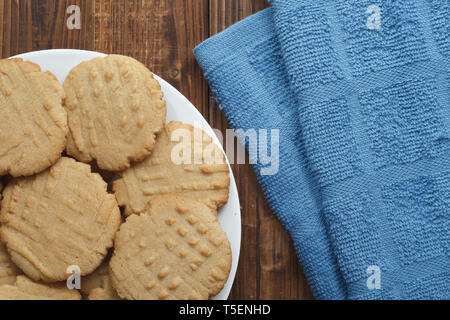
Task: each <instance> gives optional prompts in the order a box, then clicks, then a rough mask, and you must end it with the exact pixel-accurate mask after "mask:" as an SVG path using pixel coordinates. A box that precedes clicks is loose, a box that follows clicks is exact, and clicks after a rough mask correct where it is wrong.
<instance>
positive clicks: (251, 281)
mask: <svg viewBox="0 0 450 320" xmlns="http://www.w3.org/2000/svg"><path fill="white" fill-rule="evenodd" d="M70 5H78V6H79V7H80V9H81V29H80V30H76V29H75V30H69V29H68V28H67V27H66V20H67V18H68V17H69V15H68V14H67V12H66V9H67V7H68V6H70ZM266 6H267V5H266V2H265V0H129V1H125V0H39V1H36V0H0V17H1V18H2V22H1V23H0V43H1V56H2V57H4V58H5V57H9V56H12V55H16V54H19V53H23V52H28V51H33V50H43V49H51V48H77V49H86V50H95V51H100V52H104V53H117V54H124V55H129V56H132V57H134V58H136V59H138V60H140V61H142V62H143V63H145V64H146V65H147V66H148V67H149V68H150V69H151V70H152V71H153V72H155V73H156V74H158V75H160V76H161V77H163V78H164V79H166V80H167V81H169V82H170V83H171V84H172V85H174V86H175V87H176V88H177V89H178V90H180V91H181V92H182V93H183V94H184V95H185V96H186V97H187V98H188V99H189V100H190V101H191V102H192V103H193V104H194V105H195V106H197V108H198V109H199V110H200V112H201V113H202V114H203V115H204V117H205V118H206V119H207V121H208V122H209V123H210V125H211V126H212V127H213V128H217V129H219V130H221V131H222V132H224V133H225V130H226V129H227V128H229V125H228V122H227V120H226V117H225V116H224V114H223V113H222V112H221V111H220V109H219V108H218V106H217V104H216V102H215V99H214V97H213V95H212V94H211V92H210V90H209V88H208V84H207V82H206V81H205V79H204V77H203V75H202V72H201V69H200V67H199V66H198V64H197V63H196V61H195V58H194V56H193V54H192V50H193V48H194V47H195V46H196V45H197V44H199V43H200V42H202V41H203V40H205V39H207V38H208V37H210V36H212V35H214V34H216V33H218V32H220V31H222V30H224V29H225V28H226V27H228V26H230V25H231V24H233V23H235V22H237V21H239V20H241V19H243V18H245V17H246V16H248V15H251V14H252V13H255V12H257V11H259V10H262V9H264V8H265V7H266ZM233 171H234V174H235V178H236V182H237V185H238V190H239V196H240V200H241V209H242V247H241V257H240V261H239V268H238V272H237V275H236V280H235V284H234V286H233V289H232V293H231V296H230V298H231V299H312V298H313V296H312V294H311V291H310V290H309V287H308V285H307V282H306V280H305V277H304V275H303V272H302V270H301V267H300V266H299V264H298V262H297V258H296V256H295V252H294V249H293V246H292V242H291V240H290V238H289V236H288V235H287V233H286V232H285V230H284V229H283V228H282V226H281V225H280V223H279V222H278V221H277V219H276V217H275V215H274V214H273V213H272V211H271V210H270V208H269V207H268V205H267V202H266V201H265V199H264V194H263V192H262V189H261V187H260V186H259V184H258V182H257V179H256V175H255V173H254V172H253V169H252V167H251V166H250V165H233Z"/></svg>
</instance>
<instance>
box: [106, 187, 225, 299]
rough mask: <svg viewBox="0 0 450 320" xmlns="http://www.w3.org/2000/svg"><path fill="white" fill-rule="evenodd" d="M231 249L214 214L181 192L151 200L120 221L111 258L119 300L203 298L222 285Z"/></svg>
mask: <svg viewBox="0 0 450 320" xmlns="http://www.w3.org/2000/svg"><path fill="white" fill-rule="evenodd" d="M230 267H231V249H230V243H229V241H228V239H227V236H226V235H225V233H224V232H223V230H222V229H221V227H220V224H219V221H218V218H217V213H216V211H215V210H214V209H211V208H209V207H207V206H206V205H205V204H203V203H201V202H199V201H196V200H193V199H190V198H184V197H181V196H175V195H165V196H160V197H156V198H154V199H152V200H151V201H150V202H149V205H148V207H147V208H146V211H145V212H143V213H142V214H141V215H131V216H130V217H128V218H127V221H126V222H125V223H124V224H122V226H121V227H120V230H119V232H118V233H117V236H116V240H115V250H114V254H113V257H112V258H111V261H110V271H111V278H112V282H113V285H114V287H115V288H116V290H117V293H118V294H119V296H121V297H122V298H124V299H129V300H131V299H137V300H147V299H148V300H153V299H208V298H209V297H212V296H215V295H217V294H218V293H219V292H220V291H221V290H222V288H223V286H224V284H225V282H226V280H227V278H228V275H229V272H230Z"/></svg>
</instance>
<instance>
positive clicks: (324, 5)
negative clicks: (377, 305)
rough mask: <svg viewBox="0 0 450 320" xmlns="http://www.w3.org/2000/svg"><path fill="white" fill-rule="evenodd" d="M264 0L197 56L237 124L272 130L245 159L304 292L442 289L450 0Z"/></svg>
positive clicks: (447, 215) (447, 220)
mask: <svg viewBox="0 0 450 320" xmlns="http://www.w3.org/2000/svg"><path fill="white" fill-rule="evenodd" d="M271 3H272V7H271V8H269V9H266V10H264V11H262V12H260V13H257V14H255V15H253V16H251V17H249V18H247V19H245V20H243V21H241V22H239V23H237V24H235V25H233V26H231V27H230V28H228V29H227V30H225V31H224V32H222V33H220V34H218V35H216V36H214V37H212V38H210V39H208V40H207V41H205V42H204V43H202V44H200V45H199V46H198V47H197V48H196V49H195V55H196V57H197V60H198V62H199V63H200V65H201V67H202V68H203V70H204V74H205V76H206V78H207V79H208V81H209V84H210V86H211V89H212V91H213V93H214V94H215V95H216V98H217V100H218V102H219V104H220V106H221V108H222V109H223V110H224V111H225V113H226V115H227V117H228V118H229V120H230V123H231V126H232V127H233V128H234V129H238V128H240V129H243V130H248V129H256V130H259V129H268V130H271V129H278V130H279V146H277V144H276V143H275V144H271V143H270V141H269V143H268V148H269V154H270V152H272V153H273V152H276V151H277V148H279V171H278V173H276V174H273V175H264V174H262V171H261V169H262V168H263V167H264V165H263V164H262V163H261V162H259V163H258V164H256V165H255V170H256V172H257V174H258V178H259V181H260V183H261V184H262V187H263V189H264V192H265V195H266V197H267V199H268V201H269V203H270V205H271V207H272V208H273V210H274V212H275V213H276V214H277V216H278V218H279V219H280V221H281V222H282V223H283V225H284V226H285V228H286V229H287V230H288V232H289V233H290V234H291V236H292V238H293V240H294V244H295V248H296V251H297V255H298V258H299V260H300V263H301V264H302V266H303V268H304V271H305V273H306V275H307V277H308V281H309V283H310V286H311V288H312V290H313V293H314V294H315V296H316V297H317V298H318V299H449V298H450V81H449V80H450V22H449V20H448V17H449V16H450V2H448V1H442V0H428V1H427V0H420V1H417V0H414V1H413V0H410V1H392V0H388V1H377V2H374V1H365V0H338V1H320V0H317V1H306V0H273V1H271ZM269 136H270V133H269ZM242 137H243V139H244V140H246V141H247V142H248V139H245V137H244V136H242ZM247 145H248V147H249V148H253V149H254V148H255V146H253V145H249V144H248V143H247ZM256 148H257V147H256ZM260 148H261V146H260ZM249 151H251V152H255V150H249ZM256 151H257V150H256Z"/></svg>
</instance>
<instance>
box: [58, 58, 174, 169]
mask: <svg viewBox="0 0 450 320" xmlns="http://www.w3.org/2000/svg"><path fill="white" fill-rule="evenodd" d="M64 89H65V90H66V94H67V98H66V101H65V107H66V109H67V113H68V118H69V128H70V133H71V136H70V138H69V144H68V148H67V152H68V153H69V154H70V155H72V156H74V157H75V158H77V159H78V160H80V161H83V162H90V161H92V160H94V159H95V160H96V161H97V163H98V166H99V167H100V168H102V169H105V170H109V171H120V170H124V169H126V168H128V167H129V166H130V162H131V161H141V160H142V159H144V158H145V157H146V156H148V155H149V154H150V152H151V151H152V149H153V147H154V145H155V139H156V135H157V134H158V133H159V132H160V131H161V129H162V127H163V125H164V122H165V119H166V104H165V102H164V101H163V100H162V97H163V93H162V91H161V87H160V85H159V83H158V81H157V80H156V79H154V77H153V74H152V73H151V72H150V70H148V69H147V68H146V67H145V66H144V65H143V64H142V63H140V62H138V61H137V60H134V59H133V58H130V57H125V56H120V55H110V56H107V57H105V58H95V59H93V60H90V61H85V62H82V63H81V64H79V65H78V66H76V67H75V68H73V69H72V70H71V71H70V73H69V75H68V76H67V78H66V80H65V81H64Z"/></svg>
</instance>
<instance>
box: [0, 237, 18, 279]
mask: <svg viewBox="0 0 450 320" xmlns="http://www.w3.org/2000/svg"><path fill="white" fill-rule="evenodd" d="M20 274H22V272H21V271H20V270H19V268H17V267H16V265H15V264H14V263H13V262H12V261H11V259H10V258H9V254H8V251H7V250H6V247H5V246H4V245H3V243H1V242H0V286H1V285H4V284H14V282H15V281H16V276H18V275H20Z"/></svg>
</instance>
